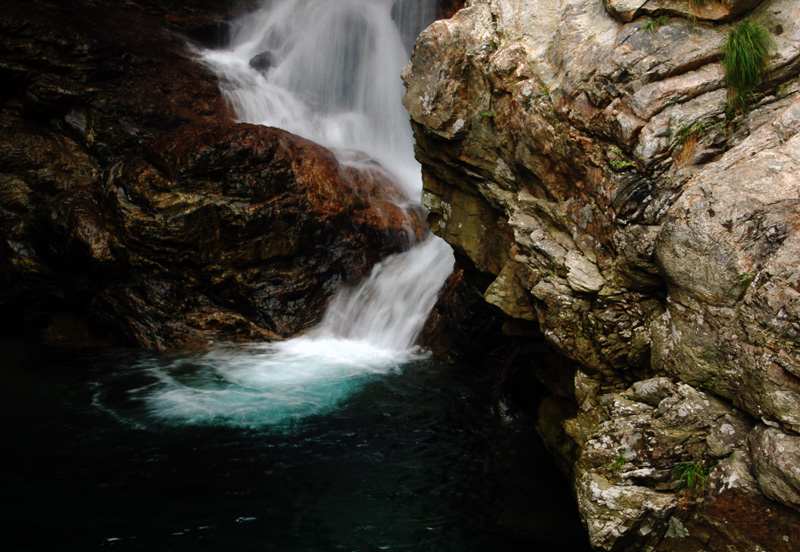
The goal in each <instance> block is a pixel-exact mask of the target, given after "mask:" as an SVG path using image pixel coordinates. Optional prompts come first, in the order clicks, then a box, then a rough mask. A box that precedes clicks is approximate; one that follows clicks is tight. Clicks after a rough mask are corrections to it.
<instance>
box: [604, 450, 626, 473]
mask: <svg viewBox="0 0 800 552" xmlns="http://www.w3.org/2000/svg"><path fill="white" fill-rule="evenodd" d="M624 465H625V456H624V455H622V454H618V455H617V457H616V458H614V461H613V462H611V464H609V466H608V468H609V470H611V475H617V474H618V473H619V470H621V469H622V466H624Z"/></svg>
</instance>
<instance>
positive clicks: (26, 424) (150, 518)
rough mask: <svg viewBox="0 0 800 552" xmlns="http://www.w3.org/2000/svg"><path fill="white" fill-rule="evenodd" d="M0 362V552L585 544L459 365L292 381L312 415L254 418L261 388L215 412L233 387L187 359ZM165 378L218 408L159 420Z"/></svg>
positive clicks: (121, 356)
mask: <svg viewBox="0 0 800 552" xmlns="http://www.w3.org/2000/svg"><path fill="white" fill-rule="evenodd" d="M237 354H239V353H237ZM243 354H248V352H247V351H244V353H243ZM256 354H257V353H256ZM176 359H177V360H176ZM216 362H218V363H219V362H222V363H223V364H224V362H225V361H224V360H222V361H220V360H219V358H217V360H216ZM0 366H2V369H1V370H0V395H1V396H0V409H1V410H0V412H2V417H3V427H4V431H3V441H4V445H3V451H4V452H3V457H4V463H5V469H4V475H5V477H4V483H3V487H4V489H3V495H4V497H5V500H4V501H3V502H4V503H5V506H6V510H7V511H6V513H5V514H3V516H2V520H3V525H4V527H3V528H2V540H3V543H4V544H3V549H4V550H53V551H55V550H93V549H98V548H115V549H123V550H193V551H203V550H225V551H228V550H231V551H236V550H262V551H264V550H266V551H270V550H275V551H286V552H291V551H336V550H346V551H374V550H395V551H397V550H402V551H406V550H408V551H453V552H456V551H458V552H469V551H476V552H478V551H480V552H488V551H495V550H496V551H516V550H520V551H522V550H524V551H541V552H548V551H558V552H570V551H587V550H589V547H588V544H587V539H586V536H585V533H584V532H583V530H582V528H581V527H580V523H579V521H578V519H577V512H576V508H575V505H574V503H573V502H572V500H571V498H570V496H569V489H568V484H567V482H566V481H565V480H564V479H563V478H562V477H561V475H560V474H559V473H558V472H557V471H556V470H555V468H554V467H553V466H552V463H551V462H550V460H549V458H548V457H547V455H546V453H545V452H544V451H543V450H542V448H541V446H540V444H539V442H538V440H537V438H536V437H535V435H533V434H532V432H531V431H529V430H528V429H526V428H524V427H522V426H521V425H519V424H517V423H515V422H507V421H502V420H499V419H498V418H497V417H495V416H493V415H492V413H491V406H492V401H493V396H492V391H491V388H492V385H491V376H490V375H485V374H484V375H481V374H480V373H477V372H476V371H475V370H472V369H467V368H463V367H452V366H441V365H438V364H436V363H432V362H429V361H425V360H411V361H408V362H406V363H404V364H402V365H399V366H395V367H393V368H392V369H391V370H388V371H383V372H375V373H366V374H362V375H359V376H352V375H351V376H348V377H347V378H342V379H341V381H339V383H340V384H341V385H340V388H339V390H338V391H336V390H331V389H329V388H327V387H324V386H323V387H322V388H319V387H317V388H314V385H317V384H316V383H313V382H312V383H310V384H309V383H308V382H301V385H300V386H299V387H302V388H304V389H306V391H308V388H309V387H310V388H314V389H312V391H311V392H309V393H310V396H314V397H316V398H315V399H314V400H315V401H317V404H318V406H319V408H312V409H310V410H309V409H307V408H305V407H302V405H300V406H299V407H298V404H292V403H291V401H289V402H288V403H281V404H279V405H278V407H279V408H283V409H287V408H288V409H289V411H290V415H288V416H286V417H285V418H282V419H277V418H273V421H272V422H270V423H258V415H259V408H261V409H262V410H263V414H264V415H265V416H267V417H269V415H271V414H270V412H272V413H273V414H274V409H273V408H271V407H270V406H269V402H270V399H269V395H268V394H265V391H264V390H265V387H264V386H265V385H266V386H268V385H272V384H264V383H263V382H262V384H261V385H262V387H260V388H258V389H256V391H257V392H256V393H255V394H251V395H248V397H249V398H247V404H248V409H247V415H246V416H245V417H240V418H237V417H235V416H234V417H230V416H228V417H226V416H225V415H222V414H220V413H221V412H222V411H223V410H224V408H222V409H220V408H219V406H220V404H223V406H224V401H225V400H229V398H228V397H227V395H225V394H224V393H219V391H223V392H227V391H229V390H231V387H232V384H231V383H230V382H229V381H228V382H225V381H223V382H220V381H216V380H214V377H216V378H217V380H218V379H219V375H218V374H217V375H216V376H214V375H213V374H211V372H210V371H209V369H208V360H207V359H199V360H198V358H197V355H186V356H176V355H173V356H169V357H167V356H154V355H153V354H152V353H142V352H135V351H120V350H116V351H103V352H93V353H70V354H65V353H58V354H54V353H50V354H38V355H34V356H30V355H25V354H13V353H12V352H10V350H9V349H8V348H6V350H5V352H3V353H2V356H0ZM251 368H252V367H251ZM251 368H248V370H251ZM258 369H259V368H257V367H256V368H255V370H258ZM164 373H171V374H172V376H174V377H175V378H176V379H179V380H180V381H181V382H182V383H181V384H180V386H179V387H175V388H173V389H172V391H175V392H179V391H180V390H181V389H182V390H183V391H186V390H187V389H189V390H191V396H192V397H195V398H197V397H206V396H207V395H208V394H209V393H210V394H211V395H212V396H213V397H214V399H213V401H212V402H210V403H209V402H204V400H205V399H203V400H195V401H194V402H193V403H191V405H190V408H194V409H200V410H197V411H196V412H195V414H196V416H195V417H192V416H187V415H186V412H185V411H182V414H181V415H175V411H174V409H173V410H170V409H169V408H167V410H164V409H163V408H162V405H161V404H160V403H159V402H158V401H160V400H164V398H165V397H167V399H166V400H167V402H169V401H172V405H173V406H174V400H173V399H175V397H174V396H171V395H170V394H169V392H170V389H168V388H167V387H165V385H166V384H165V383H164V377H163V374H164ZM172 376H171V377H172ZM212 380H214V381H212ZM237 385H239V386H240V387H237V388H236V389H233V391H236V392H241V391H242V389H245V390H246V389H250V390H251V391H252V390H253V386H252V382H249V383H247V382H245V384H242V382H241V381H239V382H238V384H237ZM248 385H249V386H250V387H247V386H248ZM320 389H322V390H320ZM183 391H180V392H183ZM286 393H289V391H287V392H286ZM325 393H334V396H333V398H332V399H331V397H330V396H328V398H325V397H324V396H323V395H324V394H325ZM237 397H238V398H234V399H230V400H233V401H234V406H232V407H231V408H232V409H233V410H236V409H237V408H240V407H241V402H242V397H241V393H240V394H239V395H237ZM307 400H308V399H307V397H306V398H303V396H301V397H300V398H298V399H297V403H303V402H304V401H307ZM209 405H213V406H209ZM287 405H288V406H287ZM295 407H297V408H299V410H298V409H297V408H295ZM170 408H172V407H170ZM203 409H205V411H204V412H203V411H201V410H203ZM293 409H294V410H293ZM164 412H167V413H166V414H164ZM275 420H277V421H275Z"/></svg>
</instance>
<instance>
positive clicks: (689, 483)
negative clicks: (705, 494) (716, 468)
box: [675, 458, 711, 495]
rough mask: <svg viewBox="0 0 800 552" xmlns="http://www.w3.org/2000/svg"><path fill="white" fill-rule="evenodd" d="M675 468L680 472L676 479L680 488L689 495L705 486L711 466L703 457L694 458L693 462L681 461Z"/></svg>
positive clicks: (694, 493)
mask: <svg viewBox="0 0 800 552" xmlns="http://www.w3.org/2000/svg"><path fill="white" fill-rule="evenodd" d="M675 469H676V470H677V471H678V473H680V478H679V479H678V483H679V485H680V488H681V489H685V490H686V491H687V492H689V493H690V494H691V495H696V494H697V493H698V492H699V491H700V490H702V489H703V488H704V487H705V486H706V483H708V476H709V474H710V473H711V468H710V467H709V466H708V465H707V464H706V461H705V459H703V458H698V459H695V460H694V461H693V462H681V463H680V464H678V465H677V466H676V467H675Z"/></svg>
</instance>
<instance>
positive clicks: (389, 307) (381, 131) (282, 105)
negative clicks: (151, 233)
mask: <svg viewBox="0 0 800 552" xmlns="http://www.w3.org/2000/svg"><path fill="white" fill-rule="evenodd" d="M433 9H434V8H433V0H266V1H265V2H263V4H262V7H261V8H260V9H258V10H257V11H255V12H253V13H251V14H249V15H247V16H246V17H244V18H242V19H241V20H240V21H239V22H238V23H236V25H235V26H234V29H233V33H232V40H231V43H230V45H229V47H228V48H226V49H222V50H213V51H204V52H201V56H202V59H203V60H204V62H205V63H207V64H208V65H209V66H210V67H211V68H212V69H213V70H214V71H215V72H216V73H217V74H218V75H219V76H220V78H221V82H222V84H221V86H222V90H223V94H224V95H225V97H226V98H227V99H228V101H229V102H230V103H231V105H232V106H233V109H234V111H235V113H236V115H237V117H238V118H239V119H240V120H241V121H244V122H250V123H255V124H264V125H270V126H276V127H280V128H283V129H286V130H289V131H291V132H293V133H295V134H298V135H301V136H303V137H305V138H309V139H311V140H314V141H316V142H319V143H321V144H323V145H325V146H327V147H329V148H331V149H332V150H333V151H334V152H335V153H336V154H337V157H338V158H339V160H340V162H342V163H353V164H357V163H358V160H359V159H363V153H361V152H364V153H366V154H367V155H368V156H369V157H371V158H373V159H375V160H377V161H378V162H379V163H380V164H381V165H382V166H383V167H384V169H385V171H386V173H387V176H389V178H391V179H392V180H394V181H395V182H397V183H399V184H400V185H401V187H402V189H403V190H404V191H405V193H406V195H407V197H408V198H409V201H410V202H412V203H415V202H417V201H418V198H419V197H420V193H421V188H422V185H421V178H420V168H419V165H418V164H417V163H416V161H415V160H414V156H413V138H412V135H411V129H410V125H409V121H408V114H407V113H406V112H405V110H404V108H403V106H402V103H401V99H402V95H403V86H402V82H401V79H400V72H401V70H402V68H403V66H404V64H405V63H406V62H407V61H408V59H409V56H410V51H411V46H412V44H413V40H414V39H415V37H416V35H417V34H418V33H419V32H420V31H421V30H422V28H423V27H424V26H425V25H427V24H428V23H429V22H430V21H431V20H432V19H433ZM255 56H259V58H260V59H261V63H260V64H255V65H256V66H255V67H254V66H253V65H254V64H251V60H253V58H254V57H255ZM452 266H453V255H452V251H451V250H450V247H449V246H448V245H447V244H445V243H444V242H443V241H442V240H440V239H438V238H434V237H433V236H429V237H427V238H426V239H424V240H423V241H422V242H421V243H419V244H417V245H416V246H415V247H413V248H412V249H410V250H409V251H407V252H405V253H402V254H399V255H395V256H393V257H391V258H389V259H386V260H384V262H382V263H380V264H379V265H378V266H376V267H375V268H374V269H373V271H372V274H371V275H370V276H369V278H368V279H367V280H366V281H365V282H363V283H362V284H361V285H360V286H359V287H357V288H355V289H349V290H343V291H341V292H340V293H339V295H338V296H336V297H335V298H334V300H333V302H332V303H331V305H330V307H329V309H328V311H327V313H326V315H325V318H324V320H323V321H322V323H321V324H320V325H319V326H318V327H317V328H315V329H313V330H312V331H311V332H309V333H308V334H307V335H305V336H302V337H298V338H295V339H292V340H289V341H286V342H283V343H270V344H265V345H263V346H257V347H252V346H251V347H247V348H243V349H236V348H225V349H218V350H214V351H212V352H209V353H207V354H205V355H203V356H202V357H200V358H193V359H190V360H189V361H187V360H185V359H184V360H180V361H176V362H172V363H170V364H169V365H166V366H164V365H162V366H153V367H152V368H151V369H150V372H151V373H152V375H153V376H154V377H155V379H156V381H157V383H155V384H153V385H151V386H147V388H143V389H140V390H139V393H141V398H143V399H144V400H145V401H146V402H147V404H148V405H149V410H150V412H151V414H154V415H156V416H158V417H165V418H169V419H173V420H178V421H181V422H186V423H198V422H199V423H220V422H221V423H228V424H234V425H239V424H243V425H254V424H255V425H262V424H273V423H278V422H281V421H285V420H287V419H297V418H300V417H303V416H306V415H309V414H313V413H319V412H323V411H325V410H326V409H328V408H331V407H333V406H335V405H336V404H337V403H338V402H340V401H341V400H343V399H344V398H345V397H346V396H347V395H348V394H350V393H351V392H352V391H353V390H354V389H356V388H357V387H358V386H359V385H360V382H362V381H364V379H365V378H366V377H367V376H368V375H370V374H376V373H386V372H389V371H391V370H395V369H397V368H398V367H399V366H400V365H401V364H402V363H404V362H407V361H409V360H410V359H412V358H414V357H416V356H418V355H419V354H420V351H418V350H417V349H415V348H414V341H415V339H416V337H417V335H418V333H419V331H420V330H421V328H422V326H423V324H424V322H425V319H426V317H427V314H428V312H429V311H430V309H431V308H432V307H433V304H434V302H435V299H436V293H437V292H438V290H439V289H440V288H441V286H442V284H443V283H444V281H445V279H446V278H447V276H448V275H449V273H450V271H451V269H452ZM187 367H188V369H187Z"/></svg>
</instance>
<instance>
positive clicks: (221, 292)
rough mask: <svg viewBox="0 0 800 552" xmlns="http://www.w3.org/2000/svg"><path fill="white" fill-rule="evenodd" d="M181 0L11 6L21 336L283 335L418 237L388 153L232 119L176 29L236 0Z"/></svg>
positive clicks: (1, 219) (8, 177) (7, 71)
mask: <svg viewBox="0 0 800 552" xmlns="http://www.w3.org/2000/svg"><path fill="white" fill-rule="evenodd" d="M175 4H176V7H175V9H174V10H172V11H171V8H170V7H169V6H171V4H169V3H168V2H167V3H163V2H162V3H159V2H140V3H136V4H133V3H130V5H129V4H125V3H123V4H120V3H115V2H106V1H101V0H98V1H81V2H79V1H66V2H47V1H41V2H34V3H30V2H21V1H19V2H17V1H9V2H5V3H4V5H3V10H2V14H0V235H2V239H0V324H2V325H3V326H4V327H5V328H6V331H8V330H9V329H11V330H15V331H16V330H19V329H22V328H31V327H33V328H37V327H38V328H43V334H44V335H45V336H46V337H47V338H48V339H49V340H50V341H74V340H75V339H78V338H79V336H80V335H83V337H85V338H86V339H87V340H89V341H92V342H97V339H98V337H103V338H108V339H111V340H112V341H116V342H123V343H131V344H139V345H144V346H148V347H157V348H164V347H173V346H177V345H188V344H194V343H204V342H206V341H208V340H210V339H227V340H244V339H247V340H251V339H265V338H268V339H278V338H281V337H284V336H287V335H292V334H295V333H297V332H299V331H302V330H303V329H305V328H307V327H309V326H310V325H311V324H313V323H314V322H315V321H317V320H318V319H319V318H320V316H321V313H322V311H323V309H324V307H325V305H326V303H327V300H328V299H329V298H330V296H331V295H332V293H333V292H334V291H335V290H336V289H337V288H338V287H339V286H341V285H342V284H344V283H350V282H354V281H356V280H358V279H359V278H361V277H362V276H364V275H365V274H366V273H367V272H368V271H369V269H370V267H371V266H372V265H373V264H374V263H375V262H377V261H378V260H379V259H381V258H382V257H384V256H386V255H388V254H390V253H394V252H397V251H399V250H401V249H402V248H404V247H406V246H407V244H408V240H409V238H410V237H419V232H420V224H419V220H418V218H417V216H416V215H415V214H414V213H408V212H405V211H404V210H403V209H401V208H399V207H398V206H397V205H398V204H399V203H401V202H402V200H403V198H402V196H401V193H400V192H399V191H397V189H396V188H395V187H394V186H393V185H392V184H391V183H390V182H388V181H387V178H386V177H385V176H383V175H382V174H383V173H382V172H381V171H380V170H379V168H378V167H375V169H374V170H358V171H357V170H355V169H352V168H349V167H345V166H342V165H340V164H339V163H338V162H337V161H336V159H335V158H334V156H333V155H332V154H331V153H330V152H329V151H328V150H326V149H324V148H322V147H320V146H317V145H315V144H312V143H310V142H308V141H306V140H303V139H300V138H298V137H296V136H293V135H291V134H289V133H286V132H283V131H279V130H276V129H268V128H264V127H258V126H253V125H246V124H236V123H234V122H232V117H231V114H230V113H229V112H228V109H227V107H226V105H225V104H224V102H223V101H222V99H221V95H220V92H219V90H218V84H217V82H216V80H215V78H214V77H213V76H212V75H210V74H209V73H208V72H207V71H205V70H204V69H203V67H202V66H201V65H200V64H199V63H197V61H196V60H195V59H192V58H191V57H190V55H189V54H188V50H187V45H186V43H185V42H184V40H183V39H182V38H180V37H179V36H178V35H176V34H175V33H174V32H170V31H168V30H167V29H166V28H165V24H167V23H170V22H171V23H172V24H173V29H184V30H187V32H188V31H189V30H191V29H194V30H197V29H201V30H202V29H204V28H206V27H213V26H214V24H215V23H214V21H216V19H215V18H216V17H219V20H220V21H221V19H222V18H221V15H220V14H221V13H224V9H227V6H228V5H229V4H228V3H225V2H216V3H215V2H211V1H202V0H198V1H196V2H179V3H175ZM215 4H218V5H219V6H218V7H219V8H220V11H219V12H217V15H216V16H215V15H214V13H215V12H214V11H213V6H214V5H215ZM165 6H167V7H166V8H165ZM201 16H202V17H201ZM198 18H199V19H198ZM198 21H199V22H198ZM179 23H180V24H179ZM415 235H416V236H415ZM76 325H83V326H85V327H86V331H85V332H82V333H81V332H75V331H73V330H74V328H75V326H76ZM92 328H94V334H95V335H94V337H93V338H92V332H91V331H90V330H91V329H92ZM76 336H78V337H76ZM89 338H92V339H89Z"/></svg>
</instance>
